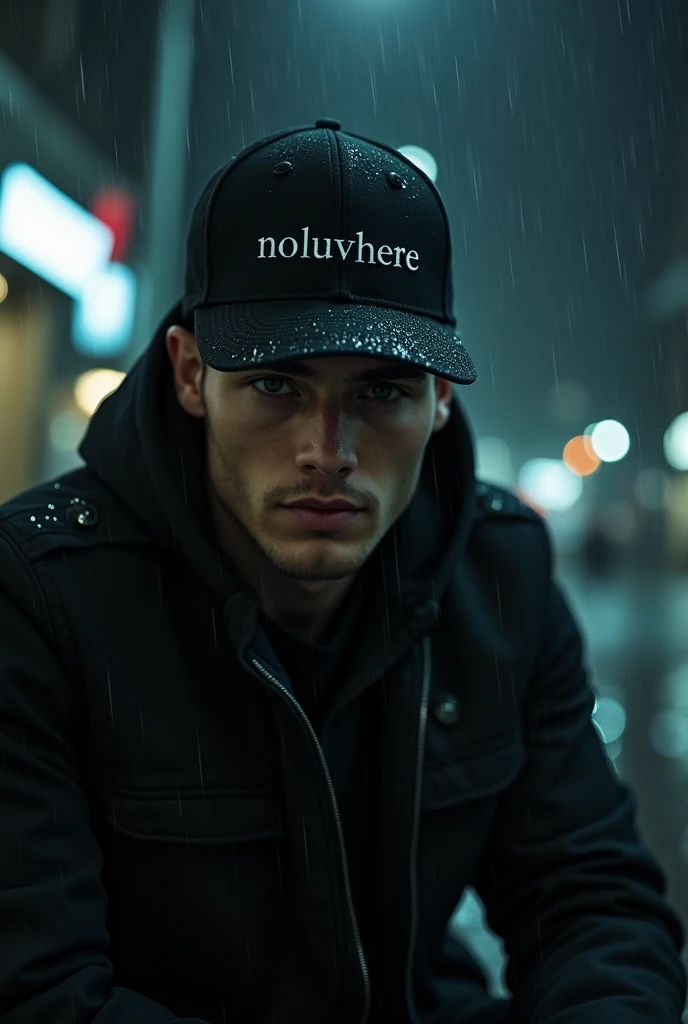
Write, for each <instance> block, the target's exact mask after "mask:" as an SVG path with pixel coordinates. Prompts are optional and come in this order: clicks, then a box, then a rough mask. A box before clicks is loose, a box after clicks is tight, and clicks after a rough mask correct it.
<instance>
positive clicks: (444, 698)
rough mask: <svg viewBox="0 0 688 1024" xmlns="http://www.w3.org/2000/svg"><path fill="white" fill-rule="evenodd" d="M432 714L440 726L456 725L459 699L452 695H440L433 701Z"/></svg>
mask: <svg viewBox="0 0 688 1024" xmlns="http://www.w3.org/2000/svg"><path fill="white" fill-rule="evenodd" d="M433 714H434V716H435V718H436V719H437V721H438V722H441V723H442V725H456V723H457V722H458V720H459V698H458V697H457V696H456V694H454V693H441V694H440V695H439V696H438V697H437V700H436V701H435V706H434V708H433Z"/></svg>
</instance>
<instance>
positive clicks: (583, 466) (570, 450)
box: [562, 434, 601, 476]
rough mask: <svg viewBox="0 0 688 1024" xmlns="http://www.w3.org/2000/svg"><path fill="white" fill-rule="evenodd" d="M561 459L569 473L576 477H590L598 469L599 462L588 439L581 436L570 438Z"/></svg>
mask: <svg viewBox="0 0 688 1024" xmlns="http://www.w3.org/2000/svg"><path fill="white" fill-rule="evenodd" d="M562 458H563V460H564V464H565V465H566V466H568V468H569V469H570V470H571V472H572V473H577V474H578V476H590V475H591V474H592V473H594V472H595V471H596V470H597V469H599V467H600V461H601V460H600V458H599V456H597V455H596V454H595V452H594V451H593V450H592V444H591V441H590V438H589V437H584V436H583V435H582V434H580V435H579V436H578V437H572V438H571V440H570V441H569V442H568V444H567V445H566V447H565V448H564V453H563V455H562Z"/></svg>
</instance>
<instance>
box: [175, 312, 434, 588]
mask: <svg viewBox="0 0 688 1024" xmlns="http://www.w3.org/2000/svg"><path fill="white" fill-rule="evenodd" d="M167 346H168V352H169V354H170V358H171V360H172V364H173V368H174V374H175V384H176V389H177V394H178V397H179V400H180V403H181V404H182V407H183V408H184V409H185V410H186V411H187V412H189V413H190V414H191V415H194V416H199V417H205V420H206V438H207V456H208V462H207V466H208V477H209V486H210V489H211V492H212V493H211V503H213V502H214V504H215V506H216V512H219V517H220V519H219V524H218V525H219V526H220V530H221V532H223V533H224V534H225V536H224V539H225V540H226V541H228V542H229V548H230V550H232V553H233V552H234V551H235V550H236V545H237V544H239V545H241V544H242V542H243V543H244V544H245V543H246V542H248V545H249V547H251V542H252V543H253V545H254V546H255V549H257V551H259V552H260V553H261V554H262V557H263V558H264V559H265V560H266V561H267V563H269V566H271V567H272V569H273V570H276V571H277V572H278V573H280V574H282V576H283V577H287V578H290V579H292V580H299V581H303V582H304V583H306V589H310V588H308V584H307V582H306V581H312V582H313V583H315V581H331V580H342V579H344V578H346V577H350V576H352V575H354V574H355V573H356V572H357V571H358V570H359V569H360V568H361V567H362V566H363V564H364V563H365V561H366V560H367V559H368V557H369V556H370V554H371V553H372V552H373V550H374V549H375V547H376V546H377V545H378V543H379V542H380V540H381V539H382V538H383V536H384V535H385V533H386V532H387V531H388V530H389V528H390V526H391V525H392V524H393V523H394V522H395V521H396V520H397V519H398V518H399V516H400V515H401V514H402V513H403V512H404V510H405V509H406V507H407V506H408V504H409V502H410V501H411V498H412V497H413V494H414V492H415V490H416V486H417V484H418V479H419V476H420V471H421V467H422V462H423V455H424V452H425V448H426V445H427V443H428V441H429V440H430V437H431V435H432V433H433V432H435V431H436V430H439V429H441V428H442V427H443V426H444V425H445V423H446V422H447V419H448V418H449V411H450V402H451V382H450V381H445V380H442V379H440V378H436V377H433V376H432V375H430V374H421V376H420V379H416V380H414V379H409V378H404V377H403V376H402V373H403V368H404V366H403V364H401V363H395V362H392V361H390V360H387V359H378V358H372V357H367V356H365V357H358V356H351V355H345V356H322V357H318V358H310V359H304V360H302V361H299V365H300V366H301V367H304V368H305V369H306V371H310V373H309V375H308V376H304V375H302V374H301V373H297V372H296V369H297V367H296V365H295V364H294V363H292V364H283V365H281V366H280V369H279V371H278V370H277V369H276V368H275V367H264V366H263V367H258V368H253V369H251V370H242V371H239V372H220V371H217V370H213V369H212V368H210V367H208V368H207V373H206V379H205V384H204V387H203V389H201V375H202V374H201V371H202V363H201V361H200V357H199V356H198V350H197V349H196V345H195V339H194V338H193V335H192V334H190V333H189V332H188V331H185V330H184V329H183V328H177V327H175V328H171V329H170V331H168V335H167ZM382 368H384V369H385V375H384V377H383V378H382V379H379V380H375V381H365V380H355V379H353V375H355V374H361V373H364V372H367V371H372V370H375V371H379V370H381V369H382ZM290 371H291V372H290ZM311 373H312V375H313V376H311V375H310V374H311ZM395 400H397V401H395ZM303 498H321V499H323V500H327V499H335V498H345V499H348V500H350V501H351V502H353V503H354V504H355V505H356V506H358V507H360V508H361V511H360V512H359V513H358V514H357V515H356V516H355V517H354V518H353V519H352V521H351V522H350V523H349V524H348V525H347V526H345V527H344V528H343V529H341V530H338V531H331V532H329V531H328V532H316V531H314V530H313V529H309V528H308V526H305V525H304V524H303V523H302V522H300V521H299V519H298V518H297V517H296V516H294V515H293V514H292V513H291V512H288V511H286V510H285V508H284V507H283V506H284V505H285V504H286V503H289V502H293V501H296V500H299V499H303ZM215 518H216V523H218V517H217V514H216V516H215ZM242 528H243V529H242ZM225 546H227V544H226V545H225ZM242 557H246V552H245V551H244V552H243V555H242ZM314 589H318V588H317V587H316V588H314Z"/></svg>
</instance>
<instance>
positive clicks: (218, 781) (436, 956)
mask: <svg viewBox="0 0 688 1024" xmlns="http://www.w3.org/2000/svg"><path fill="white" fill-rule="evenodd" d="M474 379H475V370H474V367H473V363H472V361H471V359H470V357H469V355H468V354H467V352H466V350H465V349H464V348H463V345H462V344H461V342H460V341H459V338H458V337H457V335H456V334H455V319H454V317H453V314H452V294H451V256H450V239H449V229H448V224H447V218H446V213H445V210H444V207H443V205H442V201H441V199H440V197H439V195H438V193H437V190H436V189H435V187H434V185H433V184H432V183H431V182H430V181H429V180H428V178H426V177H425V176H424V175H423V174H422V173H421V172H420V171H419V170H417V169H416V168H415V167H414V166H413V165H412V164H411V163H409V162H408V161H406V160H405V159H404V158H403V157H401V156H400V155H399V154H398V153H397V152H396V151H395V150H394V149H392V148H390V147H388V146H385V145H382V144H380V143H375V142H370V141H368V140H365V139H361V138H359V137H357V136H354V135H351V134H349V133H345V132H343V131H342V130H341V126H340V125H339V124H338V123H337V122H334V121H330V120H321V121H318V122H317V123H316V126H315V127H314V128H303V129H296V130H289V131H285V132H282V133H280V134H279V135H274V136H271V137H270V138H268V139H264V140H262V141H260V142H258V143H257V144H256V145H254V146H251V147H249V148H248V149H246V150H244V151H243V152H242V153H241V154H240V155H239V156H238V157H236V159H235V160H233V161H232V162H231V163H230V164H228V165H227V166H225V167H223V168H222V169H221V170H220V171H218V173H217V174H216V175H215V176H214V177H213V178H212V179H211V181H210V182H209V183H208V186H207V187H206V189H205V191H204V193H203V195H202V196H201V198H200V200H199V202H198V204H197V207H196V210H195V212H194V216H193V220H192V224H191V228H190V233H189V245H188V259H187V275H186V288H185V295H184V298H183V301H181V302H180V303H179V304H178V305H177V306H175V308H174V309H172V310H171V311H170V313H169V315H168V316H166V317H165V319H164V320H163V322H162V323H161V325H160V328H159V329H158V331H157V333H156V335H155V337H154V338H153V340H152V342H151V345H150V347H149V349H148V351H147V352H146V353H145V354H144V355H143V356H142V358H141V359H140V360H139V361H138V362H137V363H136V365H135V366H134V367H133V369H132V370H131V372H130V373H129V375H128V376H127V378H126V379H125V381H124V382H123V384H122V386H121V387H120V388H119V389H118V390H117V391H116V392H115V393H114V394H113V395H112V396H111V397H110V398H108V399H107V400H106V401H105V402H104V403H103V404H102V405H101V407H100V408H99V409H98V411H97V412H96V414H95V415H94V417H93V420H92V422H91V424H90V427H89V430H88V432H87V435H86V437H85V440H84V441H83V443H82V445H81V447H80V453H81V455H82V456H83V459H84V460H85V466H84V467H82V468H80V469H77V470H76V471H74V472H72V473H69V474H66V475H64V476H62V477H61V478H60V479H58V480H55V481H49V482H47V483H44V484H42V485H40V486H38V487H35V488H33V489H32V490H30V491H28V492H27V493H25V494H21V495H19V496H18V497H16V498H14V499H13V500H12V501H10V502H8V503H6V504H5V505H4V506H3V507H2V508H1V509H0V764H1V766H2V770H1V772H0V793H1V794H2V804H1V806H2V813H1V814H0V830H2V831H1V841H0V1022H1V1024H35V1022H38V1021H49V1022H50V1024H86V1022H94V1024H134V1022H136V1024H167V1022H169V1021H172V1020H183V1021H185V1022H186V1024H201V1022H210V1024H224V1022H229V1021H237V1022H242V1024H310V1022H312V1024H359V1022H360V1024H418V1022H428V1024H429V1022H431V1021H432V1022H440V1021H442V1022H445V1021H446V1022H452V1024H470V1022H473V1024H477V1022H478V1021H480V1022H491V1021H495V1022H496V1021H507V1020H513V1021H528V1022H530V1024H545V1022H547V1024H573V1022H579V1021H580V1022H585V1024H609V1022H610V1021H623V1022H624V1024H675V1022H678V1021H679V1020H680V1016H681V1011H682V1008H683V1005H684V999H685V994H686V983H685V976H684V972H683V969H682V966H681V961H680V958H679V953H680V950H681V948H682V943H683V931H682V926H681V924H680V923H679V921H678V919H677V917H676V916H675V914H674V912H673V911H672V909H671V908H670V907H669V906H668V905H667V903H666V902H665V900H664V898H663V897H664V890H665V879H664V875H663V873H662V870H661V868H660V867H659V865H658V864H657V862H656V861H655V860H654V858H653V856H652V855H651V854H650V852H649V851H648V849H647V848H646V847H645V846H644V845H643V843H642V841H641V840H640V839H639V837H638V835H637V833H636V829H635V825H634V814H635V804H634V799H633V797H632V795H631V794H630V793H629V790H628V789H627V788H626V787H625V786H624V785H622V784H621V783H620V781H619V779H618V778H617V776H616V774H615V772H614V771H613V769H612V768H611V767H610V764H609V762H608V760H607V758H606V755H605V753H604V751H603V748H602V746H601V744H600V741H599V739H598V735H597V732H596V730H595V728H594V726H593V724H592V722H591V711H592V708H593V701H594V698H593V694H592V692H591V690H590V688H589V686H588V683H587V681H586V673H585V669H584V665H583V662H582V653H581V641H580V637H579V633H578V630H577V627H576V625H575V623H574V620H573V618H572V616H571V613H570V611H569V609H568V607H567V604H566V602H565V600H564V598H563V597H562V594H561V592H560V590H559V588H558V586H557V584H556V582H555V580H554V579H553V572H552V552H551V548H550V543H549V540H548V535H547V533H546V530H545V527H544V525H543V523H542V521H541V519H540V518H539V517H538V516H537V515H536V514H534V513H533V512H531V511H530V510H529V509H528V508H526V507H524V506H523V505H522V504H521V503H520V502H519V501H518V500H517V499H516V498H515V497H514V496H513V495H512V494H510V493H508V492H506V491H503V490H500V489H498V488H496V487H490V486H488V485H485V484H482V483H476V480H475V475H474V462H473V450H472V443H471V438H470V433H469V428H468V426H467V423H466V421H465V419H464V416H463V414H462V411H461V408H460V406H459V404H458V401H457V399H456V397H455V395H454V394H453V390H452V386H453V384H470V383H472V382H473V380H474ZM467 885H471V886H473V887H474V888H475V889H476V891H477V892H478V894H479V895H480V896H481V898H482V900H483V901H484V903H485V905H486V907H487V911H488V919H489V923H490V925H491V927H492V928H493V929H494V931H495V932H497V933H498V934H499V935H501V936H503V938H504V942H505V948H506V952H507V954H508V957H509V971H508V976H507V981H508V985H509V988H510V990H511V993H512V999H510V1000H504V1001H497V1000H492V999H490V998H489V996H488V994H487V990H486V989H487V986H486V981H485V978H484V976H483V974H482V972H481V971H480V969H479V968H478V965H477V964H476V963H475V961H473V960H472V958H471V957H470V956H469V954H468V952H467V951H466V950H465V949H464V948H463V946H461V945H460V944H459V943H458V942H457V941H456V939H455V938H452V937H451V935H450V934H449V932H448V929H447V926H448V922H449V920H450V917H451V915H452V912H453V911H454V909H455V907H456V905H457V903H458V902H459V900H460V897H461V894H462V892H463V890H464V888H465V887H466V886H467Z"/></svg>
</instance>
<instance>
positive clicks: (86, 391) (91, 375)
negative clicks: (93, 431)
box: [74, 369, 126, 416]
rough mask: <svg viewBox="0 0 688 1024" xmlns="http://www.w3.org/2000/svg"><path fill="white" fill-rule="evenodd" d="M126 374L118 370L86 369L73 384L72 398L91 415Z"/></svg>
mask: <svg viewBox="0 0 688 1024" xmlns="http://www.w3.org/2000/svg"><path fill="white" fill-rule="evenodd" d="M125 376H126V374H124V373H121V372H120V371H119V370H108V369H99V370H88V371H87V373H82V374H81V376H80V377H78V378H77V380H76V383H75V385H74V399H75V401H76V404H77V405H78V407H79V408H80V409H81V410H82V411H83V412H85V413H86V415H87V416H92V415H93V413H94V412H95V411H96V409H97V408H98V406H99V405H100V403H101V402H102V401H103V399H104V398H107V396H108V395H111V394H112V392H113V391H116V390H117V388H118V387H119V386H120V384H121V383H122V381H123V380H124V378H125Z"/></svg>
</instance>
